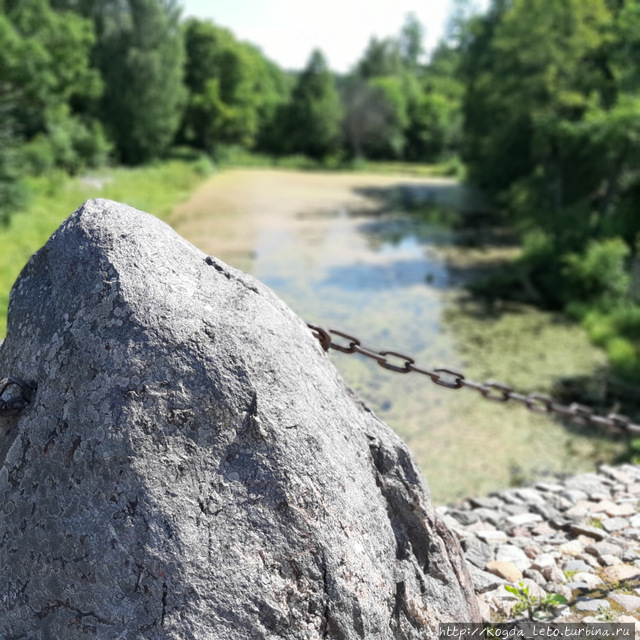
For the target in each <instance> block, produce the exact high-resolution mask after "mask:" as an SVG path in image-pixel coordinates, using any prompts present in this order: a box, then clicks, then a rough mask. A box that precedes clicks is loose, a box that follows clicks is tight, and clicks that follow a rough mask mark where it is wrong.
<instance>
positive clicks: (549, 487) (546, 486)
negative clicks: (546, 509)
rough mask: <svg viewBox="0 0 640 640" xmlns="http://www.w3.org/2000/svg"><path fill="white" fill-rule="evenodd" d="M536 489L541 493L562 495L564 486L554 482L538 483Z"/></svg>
mask: <svg viewBox="0 0 640 640" xmlns="http://www.w3.org/2000/svg"><path fill="white" fill-rule="evenodd" d="M534 487H535V488H536V489H539V490H540V491H548V492H549V493H561V492H562V491H564V486H563V485H561V484H557V483H554V482H536V483H535V485H534Z"/></svg>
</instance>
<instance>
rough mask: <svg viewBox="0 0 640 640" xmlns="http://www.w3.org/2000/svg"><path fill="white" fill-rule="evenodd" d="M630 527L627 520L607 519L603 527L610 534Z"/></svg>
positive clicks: (603, 522) (603, 521)
mask: <svg viewBox="0 0 640 640" xmlns="http://www.w3.org/2000/svg"><path fill="white" fill-rule="evenodd" d="M628 526H629V521H628V520H627V519H626V518H605V519H604V520H602V527H603V529H604V530H605V531H607V532H608V533H612V532H613V531H620V530H621V529H626V528H627V527H628Z"/></svg>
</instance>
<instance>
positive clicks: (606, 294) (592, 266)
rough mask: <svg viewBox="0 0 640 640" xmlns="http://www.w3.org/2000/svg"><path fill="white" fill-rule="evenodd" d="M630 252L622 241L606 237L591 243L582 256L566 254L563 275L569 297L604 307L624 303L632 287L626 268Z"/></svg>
mask: <svg viewBox="0 0 640 640" xmlns="http://www.w3.org/2000/svg"><path fill="white" fill-rule="evenodd" d="M629 253H630V250H629V247H628V246H627V244H626V243H625V242H624V241H623V240H622V239H621V238H609V239H607V240H602V241H592V242H590V243H589V245H588V246H587V249H586V251H585V252H584V253H582V254H576V253H572V254H569V255H567V256H566V257H565V258H564V263H565V268H564V270H563V275H564V276H565V277H566V278H567V281H568V284H569V285H570V291H569V295H570V297H571V298H572V299H577V300H580V301H582V302H585V301H591V302H595V303H600V304H603V305H611V304H617V303H620V302H622V301H624V300H625V299H626V298H627V297H628V294H629V288H630V286H631V277H630V275H629V273H628V272H627V269H626V261H627V258H628V257H629Z"/></svg>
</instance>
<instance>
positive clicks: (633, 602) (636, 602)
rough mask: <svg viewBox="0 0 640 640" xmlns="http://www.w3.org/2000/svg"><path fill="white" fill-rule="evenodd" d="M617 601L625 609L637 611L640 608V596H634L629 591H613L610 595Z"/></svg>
mask: <svg viewBox="0 0 640 640" xmlns="http://www.w3.org/2000/svg"><path fill="white" fill-rule="evenodd" d="M609 597H610V598H611V599H612V600H613V601H614V602H617V603H618V604H619V605H620V606H621V607H622V608H623V609H624V610H625V611H637V610H638V609H640V596H632V595H629V594H627V593H613V594H611V596H609Z"/></svg>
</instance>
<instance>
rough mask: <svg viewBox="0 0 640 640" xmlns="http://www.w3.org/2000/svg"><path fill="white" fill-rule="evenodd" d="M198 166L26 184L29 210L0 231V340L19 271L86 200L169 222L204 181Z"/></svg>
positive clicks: (165, 165) (184, 163)
mask: <svg viewBox="0 0 640 640" xmlns="http://www.w3.org/2000/svg"><path fill="white" fill-rule="evenodd" d="M207 172H208V165H207V163H206V162H203V161H202V160H170V161H166V162H160V163H157V164H154V165H151V166H146V167H141V168H124V167H118V168H111V169H109V168H105V169H101V170H100V171H99V172H98V173H96V174H94V175H86V176H83V177H75V178H69V177H68V176H65V175H64V174H62V173H60V174H53V175H47V176H41V177H38V178H29V179H28V187H29V191H30V193H31V198H30V201H29V204H28V205H27V206H26V207H25V208H24V209H22V210H20V211H16V212H15V213H14V214H13V215H12V216H11V218H10V220H9V222H8V224H7V225H6V226H3V227H0V336H4V335H5V332H6V320H7V306H8V304H9V292H10V290H11V287H12V286H13V283H14V282H15V280H16V278H17V277H18V275H19V274H20V271H21V270H22V268H23V267H24V265H25V263H26V262H27V260H28V259H29V258H30V257H31V255H32V254H33V253H34V252H35V251H37V250H38V249H39V248H40V247H41V246H42V245H43V244H44V243H45V242H46V241H47V239H48V238H49V236H50V235H51V234H52V233H53V232H54V231H55V230H56V228H57V227H58V226H59V225H60V223H61V222H62V221H63V220H64V219H65V218H66V217H67V216H69V214H70V213H72V212H73V211H75V210H76V209H77V208H78V207H79V206H80V205H81V204H82V203H83V202H85V201H86V200H88V199H90V198H108V199H110V200H116V201H118V202H125V203H126V204H128V205H131V206H132V207H136V208H137V209H141V210H142V211H147V212H149V213H152V214H154V215H156V216H158V217H159V218H166V217H168V216H169V215H170V214H171V212H172V211H173V208H174V206H175V205H176V204H178V203H179V202H181V201H183V200H184V199H186V198H187V197H188V196H189V194H190V193H191V192H192V191H193V189H194V188H195V187H196V185H197V184H198V183H199V182H201V181H202V180H203V179H204V177H205V176H206V175H207Z"/></svg>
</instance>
